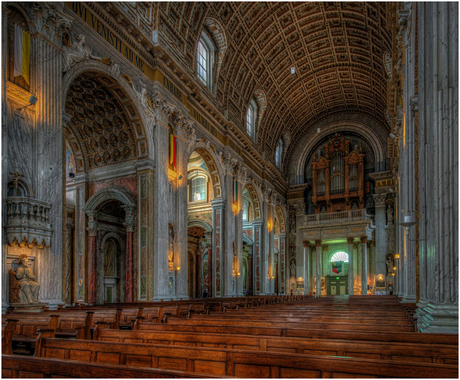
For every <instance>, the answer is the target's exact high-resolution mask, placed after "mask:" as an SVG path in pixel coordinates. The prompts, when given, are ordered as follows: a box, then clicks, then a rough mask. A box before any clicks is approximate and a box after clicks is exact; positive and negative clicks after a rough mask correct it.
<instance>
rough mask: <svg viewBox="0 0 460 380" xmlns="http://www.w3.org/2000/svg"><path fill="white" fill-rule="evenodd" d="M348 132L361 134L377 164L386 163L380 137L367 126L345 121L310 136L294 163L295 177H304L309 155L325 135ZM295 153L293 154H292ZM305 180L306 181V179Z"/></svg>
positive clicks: (330, 125) (332, 124) (328, 126)
mask: <svg viewBox="0 0 460 380" xmlns="http://www.w3.org/2000/svg"><path fill="white" fill-rule="evenodd" d="M343 130H346V131H347V132H355V133H358V134H360V135H361V136H362V137H363V139H365V140H366V141H367V142H368V143H369V145H370V146H371V147H372V150H373V151H374V156H375V162H376V163H377V162H382V161H385V154H384V153H385V152H384V147H383V144H382V143H381V141H380V138H379V136H378V135H377V133H375V132H374V131H373V130H372V129H371V128H369V127H368V126H367V125H365V124H363V123H360V122H356V121H343V122H336V123H331V124H329V125H327V126H326V127H324V131H322V132H321V133H319V134H314V135H313V136H308V140H307V143H306V144H305V145H304V146H303V148H301V151H300V154H299V155H298V158H297V160H296V161H295V162H294V165H295V168H294V170H295V176H296V178H301V177H303V175H304V173H305V165H306V162H307V157H308V154H309V153H310V152H311V150H312V149H313V147H314V146H316V145H317V144H318V143H319V141H320V140H321V139H323V138H324V135H325V134H326V133H327V134H331V133H335V132H341V131H343ZM292 153H293V152H292ZM304 180H305V179H304Z"/></svg>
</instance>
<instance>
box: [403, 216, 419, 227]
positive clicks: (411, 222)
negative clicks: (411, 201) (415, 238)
mask: <svg viewBox="0 0 460 380" xmlns="http://www.w3.org/2000/svg"><path fill="white" fill-rule="evenodd" d="M399 224H400V225H401V226H403V227H406V228H410V227H412V226H415V225H416V224H417V222H416V221H415V217H414V216H413V215H406V216H405V217H404V222H400V223H399Z"/></svg>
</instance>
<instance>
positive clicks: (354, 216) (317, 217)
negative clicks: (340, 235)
mask: <svg viewBox="0 0 460 380" xmlns="http://www.w3.org/2000/svg"><path fill="white" fill-rule="evenodd" d="M370 218H371V216H370V215H368V214H366V209H364V208H362V209H358V210H348V211H337V212H327V213H322V214H310V215H305V224H307V225H314V224H327V223H335V222H354V221H360V220H366V219H370Z"/></svg>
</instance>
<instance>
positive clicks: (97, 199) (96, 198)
mask: <svg viewBox="0 0 460 380" xmlns="http://www.w3.org/2000/svg"><path fill="white" fill-rule="evenodd" d="M114 199H115V200H118V201H120V202H121V203H122V204H123V205H125V206H129V207H132V208H133V209H135V208H136V203H135V201H134V200H133V198H132V197H131V196H130V195H128V194H127V193H126V191H124V190H121V189H117V188H113V187H112V188H110V189H102V190H99V191H98V192H97V193H96V194H93V195H92V196H91V198H89V199H88V201H87V202H86V205H85V207H84V208H83V212H85V213H88V212H91V211H95V210H96V209H97V207H98V206H99V205H101V204H102V203H104V202H106V201H111V200H114Z"/></svg>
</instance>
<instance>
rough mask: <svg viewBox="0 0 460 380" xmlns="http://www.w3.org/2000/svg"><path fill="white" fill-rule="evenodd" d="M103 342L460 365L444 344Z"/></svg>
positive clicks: (206, 338)
mask: <svg viewBox="0 0 460 380" xmlns="http://www.w3.org/2000/svg"><path fill="white" fill-rule="evenodd" d="M94 339H95V340H100V341H104V342H122V343H146V344H169V345H180V346H194V347H217V348H229V349H240V350H256V351H276V352H291V353H297V354H308V355H333V356H350V357H364V358H371V359H384V360H397V361H421V362H430V363H440V364H457V365H458V346H455V345H442V344H425V345H423V344H420V343H403V342H398V343H397V344H388V343H385V342H375V341H359V340H335V339H303V338H286V337H283V338H281V339H280V338H279V337H270V336H263V335H261V336H257V335H252V336H251V335H237V334H234V335H232V334H212V333H183V332H154V331H117V330H111V329H110V330H109V329H107V330H99V334H98V335H97V336H96V337H95V338H94Z"/></svg>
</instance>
